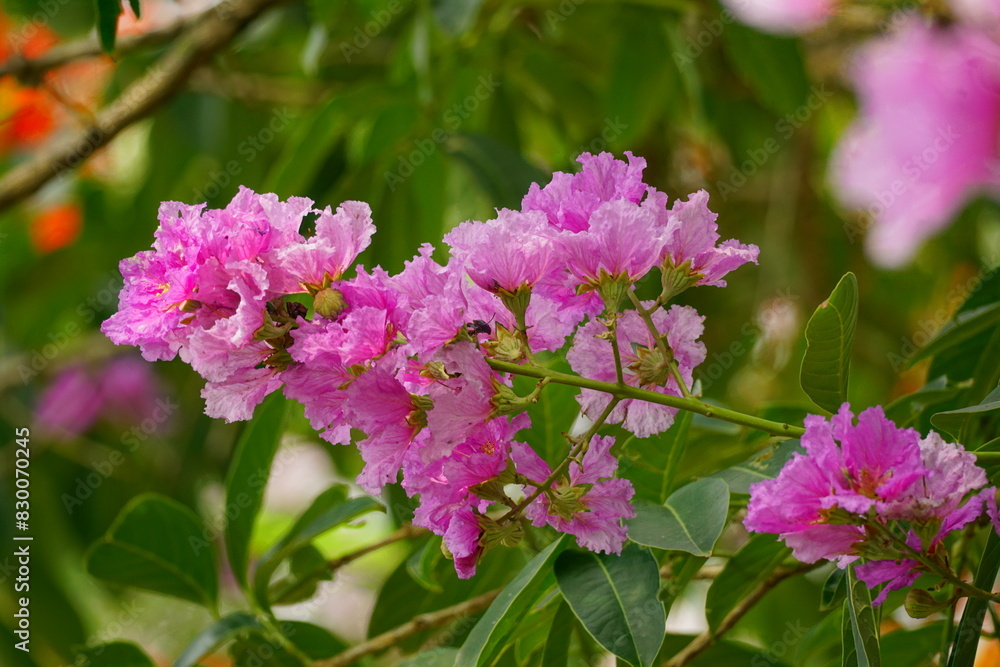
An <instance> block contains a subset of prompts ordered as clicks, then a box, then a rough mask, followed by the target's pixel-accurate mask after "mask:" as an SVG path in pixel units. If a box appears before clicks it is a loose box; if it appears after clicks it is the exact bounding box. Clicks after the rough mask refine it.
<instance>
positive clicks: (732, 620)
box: [663, 563, 820, 667]
mask: <svg viewBox="0 0 1000 667" xmlns="http://www.w3.org/2000/svg"><path fill="white" fill-rule="evenodd" d="M819 565H820V564H819V563H812V564H807V565H800V566H799V567H795V568H791V569H787V570H777V571H775V572H774V573H773V574H772V575H771V576H770V577H768V578H767V579H765V580H764V581H762V582H761V583H760V584H758V586H757V588H755V589H753V590H752V591H750V594H749V595H747V596H746V597H745V598H743V599H742V600H740V602H739V604H737V605H736V606H735V607H733V610H732V611H731V612H729V613H728V614H726V617H725V618H724V619H722V622H721V623H719V627H717V628H716V629H715V630H714V631H713V630H712V629H711V628H710V629H708V630H706V631H705V632H703V633H701V634H700V635H698V636H697V637H695V638H694V639H693V640H691V643H690V644H688V645H687V646H685V647H684V648H683V649H681V651H680V652H679V653H677V654H676V655H674V657H672V658H671V659H670V660H668V661H667V662H665V663H663V667H683V666H684V665H686V664H688V663H689V662H691V661H692V660H694V659H695V658H696V657H697V656H698V655H699V654H700V653H702V652H703V651H705V650H707V649H708V648H709V647H711V646H712V644H714V643H715V642H716V641H718V640H719V638H720V637H721V636H722V635H724V634H725V633H727V632H729V631H730V630H732V628H733V626H734V625H736V623H737V621H739V620H740V619H741V618H743V617H744V616H745V615H746V613H747V612H748V611H750V610H751V609H753V607H754V605H756V604H757V603H758V602H760V601H761V599H762V598H763V597H764V596H765V595H767V593H768V592H769V591H770V590H771V589H772V588H774V587H775V586H777V585H778V584H780V583H781V582H782V581H784V580H785V579H788V578H789V577H794V576H795V575H798V574H802V573H803V572H808V571H809V570H812V569H814V568H816V567H819Z"/></svg>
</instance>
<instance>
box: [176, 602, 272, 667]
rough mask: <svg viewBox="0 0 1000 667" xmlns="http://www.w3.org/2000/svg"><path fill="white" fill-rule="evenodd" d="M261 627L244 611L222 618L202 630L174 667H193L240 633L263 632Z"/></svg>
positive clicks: (255, 619)
mask: <svg viewBox="0 0 1000 667" xmlns="http://www.w3.org/2000/svg"><path fill="white" fill-rule="evenodd" d="M263 629H264V628H263V626H262V625H261V624H260V621H258V620H257V618H256V617H255V616H253V615H252V614H248V613H246V612H244V611H238V612H234V613H232V614H229V615H228V616H224V617H223V618H221V619H219V620H218V621H216V622H215V623H213V624H212V625H210V626H208V627H207V628H205V629H204V630H202V631H201V632H200V633H199V634H198V636H197V637H195V638H194V639H192V640H191V643H189V644H188V645H187V647H186V648H185V649H184V650H183V651H182V652H181V654H180V656H178V657H177V660H175V661H174V667H193V666H194V665H197V664H198V661H199V660H201V659H202V658H204V657H205V656H207V655H209V654H211V653H212V652H213V651H215V650H216V649H218V648H219V647H220V646H222V645H223V644H224V643H225V642H227V641H229V640H230V639H233V638H234V637H236V636H238V635H240V634H241V633H246V632H249V631H251V630H257V631H263Z"/></svg>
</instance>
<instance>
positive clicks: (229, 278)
mask: <svg viewBox="0 0 1000 667" xmlns="http://www.w3.org/2000/svg"><path fill="white" fill-rule="evenodd" d="M580 162H581V164H582V166H583V169H582V170H581V171H580V172H579V173H576V174H567V173H556V174H555V175H553V178H552V181H551V182H550V183H549V184H548V185H546V186H545V187H539V186H537V185H534V186H532V188H531V190H530V192H529V193H528V194H527V196H526V197H525V198H524V201H523V203H522V207H521V209H520V210H500V211H498V212H497V214H496V217H495V218H494V219H492V220H488V221H482V222H481V221H469V222H465V223H463V224H461V225H459V226H458V227H456V228H455V229H453V230H452V231H451V232H450V233H449V234H447V235H446V236H445V239H444V240H445V242H446V244H447V245H448V247H449V250H450V256H449V258H448V261H447V262H446V263H444V264H442V263H440V262H439V261H437V260H436V259H435V258H434V254H435V249H434V248H433V247H431V246H429V245H426V246H424V247H423V248H421V250H420V253H419V254H418V255H417V256H416V257H414V258H413V259H412V260H411V261H409V262H407V263H406V265H405V268H404V269H403V270H402V271H401V272H400V273H399V274H397V275H390V274H388V273H387V272H386V271H384V270H382V269H381V268H375V269H373V270H371V271H369V270H366V269H365V268H364V267H361V266H357V267H355V268H354V271H353V274H354V275H353V277H345V276H346V274H347V273H348V271H349V269H351V267H352V265H353V264H354V262H355V260H356V259H357V257H358V255H359V253H361V252H362V251H363V250H364V249H365V248H366V247H367V246H368V244H369V242H370V240H371V237H372V234H373V232H374V226H373V224H372V220H371V214H370V209H369V208H368V206H367V205H366V204H363V203H360V202H345V203H344V204H342V205H341V206H340V207H339V208H338V209H337V210H336V211H331V210H330V209H329V208H327V209H324V210H316V209H314V208H313V204H312V202H311V201H309V200H307V199H301V198H292V199H289V200H288V201H287V202H282V201H279V200H278V199H277V197H275V196H274V195H258V194H255V193H253V192H251V191H250V190H247V189H241V190H240V192H239V194H238V195H237V196H236V198H235V199H233V201H232V202H231V203H230V204H229V205H228V206H227V207H226V208H225V209H222V210H211V209H206V208H205V206H204V205H198V206H186V205H183V204H179V203H175V202H170V203H165V204H163V206H162V207H161V209H160V228H159V229H158V231H157V232H156V241H155V243H154V244H153V249H152V250H148V251H144V252H140V253H139V254H137V255H136V256H135V257H132V258H130V259H126V260H124V261H123V262H122V265H121V271H122V274H123V275H124V276H125V286H124V288H123V290H122V293H121V296H120V309H119V312H118V313H116V314H115V315H114V316H112V317H111V318H110V319H109V320H108V321H106V322H105V323H104V326H103V330H104V332H105V333H106V334H107V335H108V336H109V337H110V338H111V339H112V340H113V341H114V342H116V343H119V344H133V345H138V346H139V347H140V349H141V351H142V353H143V355H144V356H145V357H146V358H147V359H149V360H153V359H170V358H173V357H174V356H176V355H180V357H181V358H182V359H183V360H184V361H186V362H188V363H189V364H190V365H191V366H192V367H193V368H194V369H195V370H196V371H197V372H199V373H200V374H201V375H202V376H203V377H204V378H205V379H206V380H207V385H206V387H205V389H204V392H203V396H204V398H205V400H206V404H207V412H208V414H209V415H211V416H214V417H222V418H225V419H227V420H230V421H232V420H243V419H248V418H249V417H250V416H251V415H252V413H253V410H254V408H255V406H256V405H258V404H259V403H260V402H261V401H262V400H263V398H264V397H265V396H266V395H267V394H269V393H271V392H274V391H277V390H279V389H283V391H284V393H285V395H286V396H287V397H289V398H292V399H294V400H297V401H299V402H300V403H302V404H303V405H304V406H305V414H306V417H307V418H308V419H309V420H310V423H311V425H312V426H313V427H314V428H315V429H316V430H317V431H318V432H320V434H321V436H322V437H323V438H324V439H326V440H328V441H329V442H331V443H335V444H348V443H350V442H351V440H352V434H351V431H352V429H357V430H359V431H362V432H363V433H364V436H365V437H364V438H363V439H360V440H359V441H357V446H358V448H359V450H360V454H361V456H362V458H363V459H364V461H365V467H364V470H363V471H362V472H361V474H360V476H359V477H358V480H357V481H358V484H359V485H360V486H361V487H362V488H364V489H365V490H366V491H368V492H370V493H377V492H379V491H380V490H381V489H382V487H383V486H384V485H385V484H387V483H393V482H395V481H396V480H397V479H399V477H400V473H401V474H402V485H403V488H404V489H405V490H406V491H407V492H408V493H409V494H411V495H419V496H420V506H419V508H418V509H417V511H416V516H415V523H417V524H418V525H421V526H425V527H427V528H429V529H431V530H432V531H434V532H435V533H437V534H439V535H442V536H443V537H444V543H445V546H446V547H447V549H448V551H449V552H450V553H451V555H452V556H453V557H454V560H455V565H456V568H457V570H458V572H459V574H460V575H461V576H463V577H468V576H471V575H472V574H473V573H474V571H475V566H476V562H477V559H478V558H479V556H480V555H481V554H482V552H483V550H484V549H486V548H489V547H491V546H493V545H495V544H511V543H513V542H515V541H516V540H517V539H518V538H519V536H520V534H521V532H522V531H523V529H522V527H521V525H520V523H519V521H517V519H518V518H519V517H520V516H524V517H525V518H527V519H528V520H530V521H531V522H532V523H533V524H534V525H536V526H542V525H551V526H554V527H556V528H557V529H558V530H560V531H564V532H566V533H570V534H573V535H575V536H576V537H577V540H578V542H579V543H580V544H581V545H582V546H585V547H587V548H591V549H595V550H600V551H605V552H619V551H620V550H621V547H622V543H623V541H624V539H625V528H624V527H623V526H622V524H621V520H622V519H623V518H627V517H630V516H632V514H633V511H632V509H631V506H630V505H629V500H630V499H631V497H632V493H633V490H632V486H631V484H630V483H629V482H628V481H627V480H624V479H619V478H616V476H615V475H616V468H617V461H616V459H615V457H614V456H612V455H611V453H610V451H611V448H612V446H613V445H614V439H613V438H610V437H599V436H597V435H596V428H595V429H593V431H591V432H590V433H588V434H586V435H585V436H581V437H577V438H571V439H570V442H571V444H572V445H573V448H574V452H575V457H574V459H573V461H574V462H573V463H571V464H568V465H557V466H556V468H555V470H553V468H550V466H549V464H548V463H546V462H545V461H543V460H542V459H541V458H540V457H539V456H538V455H537V454H536V453H535V452H534V451H532V450H531V448H530V447H529V446H528V445H527V444H525V443H523V442H520V441H518V440H517V437H518V433H519V432H521V431H523V430H524V429H526V428H528V427H529V426H530V420H529V418H528V416H527V414H525V413H524V411H525V409H526V408H527V406H528V405H529V404H530V403H531V402H532V401H533V400H535V398H536V397H537V393H538V392H539V391H541V389H542V386H543V385H539V387H538V388H537V389H536V391H535V393H534V394H533V395H530V396H527V397H524V396H518V395H517V394H516V393H515V392H514V390H513V387H512V381H511V378H510V375H509V374H508V373H505V372H501V371H498V370H496V369H495V367H496V366H497V365H499V366H501V367H502V366H503V364H529V365H530V364H536V363H539V362H538V361H537V359H536V356H535V355H536V354H540V353H543V352H547V351H548V352H553V351H556V350H559V349H561V348H563V347H564V346H565V344H566V341H567V338H569V337H571V336H573V334H574V332H576V331H577V329H578V327H580V325H581V324H583V326H582V328H580V329H579V331H578V332H577V334H576V336H575V338H574V346H573V349H572V350H571V352H570V355H569V356H570V361H571V363H572V364H573V367H574V368H575V369H576V370H577V371H579V372H580V373H582V374H585V375H587V376H589V377H591V378H599V379H606V378H611V379H614V378H615V374H616V361H615V355H614V353H613V350H614V348H613V347H612V345H613V343H612V342H609V341H610V340H617V345H618V347H619V352H620V354H621V358H622V360H623V361H622V363H623V364H624V365H625V368H624V369H622V370H623V372H624V373H625V375H626V376H627V377H626V382H627V383H628V384H629V385H632V386H643V387H646V388H652V389H654V390H655V391H658V392H662V393H671V394H674V395H678V396H679V395H681V394H682V392H683V391H685V389H684V387H683V386H682V384H681V383H683V385H687V384H690V383H691V381H692V372H693V369H694V368H695V366H697V365H698V364H699V363H700V362H701V361H703V360H704V358H705V348H704V345H703V344H701V343H700V342H698V337H699V336H700V334H701V331H702V318H701V317H700V316H699V315H698V314H697V313H696V312H695V311H694V310H693V309H691V308H686V307H685V308H681V307H678V306H674V307H672V308H671V309H670V310H669V311H664V310H662V309H660V306H661V305H664V304H665V303H666V301H668V300H669V299H670V298H671V297H672V296H674V295H675V294H677V293H678V292H680V291H682V290H683V289H686V288H687V287H690V286H693V285H716V286H722V285H725V282H724V281H723V277H724V276H725V275H726V274H727V273H728V272H729V271H731V270H733V269H735V268H737V267H738V266H740V265H741V264H743V263H746V262H749V261H754V262H755V261H756V258H757V248H756V247H754V246H747V245H743V244H741V243H738V242H736V241H726V242H724V243H722V244H718V243H717V242H718V239H719V236H718V233H717V228H716V224H715V214H713V213H712V212H711V211H709V209H708V206H707V199H708V197H707V195H706V194H705V193H704V192H699V193H695V194H693V195H691V197H690V198H689V199H688V201H678V202H674V203H673V205H672V206H671V207H669V208H668V206H667V197H666V196H665V195H664V194H662V193H660V192H658V191H657V190H655V189H654V188H652V187H649V186H648V185H646V184H645V183H643V181H642V172H643V169H644V167H645V161H644V160H642V159H641V158H637V157H634V156H632V155H628V163H626V162H623V161H619V160H616V159H614V158H613V156H611V155H610V154H608V153H604V154H601V155H597V156H594V155H589V154H584V155H583V156H581V158H580ZM304 229H314V230H315V231H314V232H313V233H311V234H306V233H303V230H304ZM654 268H658V269H659V271H660V272H661V283H662V285H663V293H662V295H661V298H660V299H659V300H657V301H658V302H657V303H648V302H647V303H646V304H644V305H640V308H642V309H643V311H642V312H643V314H645V315H648V316H649V318H650V323H651V326H652V327H653V328H652V329H650V328H648V327H647V326H646V324H645V323H644V322H643V321H642V319H641V318H640V315H639V314H638V311H636V310H626V311H625V312H624V314H622V313H620V312H619V306H620V305H621V304H622V303H624V302H625V301H626V300H627V299H635V297H634V295H633V294H632V289H633V287H632V286H633V285H634V283H635V282H636V281H638V280H640V279H641V278H643V277H644V276H645V275H646V274H648V273H649V272H650V271H651V270H653V269H654ZM647 309H648V310H647ZM602 312H603V313H604V317H603V318H599V317H598V316H599V315H600V314H601V313H602ZM585 320H588V321H587V322H586V323H585V324H584V322H585ZM580 402H581V406H582V410H583V412H584V414H586V415H587V416H589V417H591V418H592V419H596V418H597V417H598V414H599V413H601V412H602V410H603V409H604V407H605V406H606V402H602V400H601V398H600V397H598V396H593V395H591V394H590V393H585V394H584V395H583V396H581V397H580ZM632 403H633V402H632V401H623V402H622V403H621V404H620V405H619V406H617V407H616V409H615V410H614V411H613V412H612V413H611V414H610V415H608V418H609V419H610V421H612V422H621V423H622V424H623V426H624V427H625V428H626V429H628V430H630V431H632V432H633V433H635V434H636V435H638V436H640V437H644V436H647V435H650V434H653V433H658V432H661V431H663V430H665V429H666V428H668V427H669V425H670V423H671V421H672V419H673V411H671V410H670V409H668V408H663V407H659V406H657V407H652V408H647V407H645V406H643V405H641V404H632Z"/></svg>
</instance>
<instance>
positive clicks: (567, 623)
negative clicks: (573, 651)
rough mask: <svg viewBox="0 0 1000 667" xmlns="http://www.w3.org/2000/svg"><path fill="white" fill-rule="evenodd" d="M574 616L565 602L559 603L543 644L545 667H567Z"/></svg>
mask: <svg viewBox="0 0 1000 667" xmlns="http://www.w3.org/2000/svg"><path fill="white" fill-rule="evenodd" d="M574 624H575V616H574V615H573V610H572V609H570V607H569V605H568V604H566V601H565V600H563V601H562V602H560V603H559V608H558V609H557V610H556V615H555V618H553V619H552V625H551V626H550V627H549V638H548V639H547V640H546V642H545V652H544V653H543V654H542V664H543V665H545V667H568V665H569V644H570V639H572V637H573V625H574Z"/></svg>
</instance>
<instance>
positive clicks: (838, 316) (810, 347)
mask: <svg viewBox="0 0 1000 667" xmlns="http://www.w3.org/2000/svg"><path fill="white" fill-rule="evenodd" d="M857 321H858V281H857V279H856V278H855V277H854V274H853V273H845V274H844V277H843V278H841V279H840V282H839V283H837V287H835V288H834V290H833V293H832V294H830V298H829V299H827V300H826V301H824V302H823V303H822V304H820V306H819V308H817V309H816V312H815V313H813V316H812V317H810V318H809V322H808V324H806V353H805V355H804V356H803V357H802V368H801V370H800V371H799V382H800V384H801V385H802V389H803V390H804V391H805V392H806V394H807V395H808V396H809V398H811V399H812V400H813V403H815V404H816V405H818V406H819V407H821V408H823V409H824V410H826V411H828V412H836V411H837V410H839V409H840V405H841V404H842V403H843V402H844V401H846V400H847V381H848V377H849V375H850V370H851V344H852V343H853V341H854V330H855V327H856V325H857Z"/></svg>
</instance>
